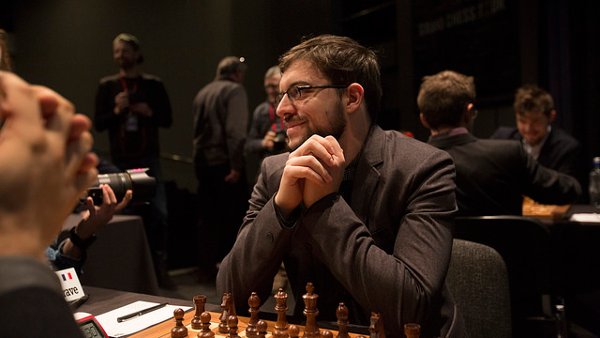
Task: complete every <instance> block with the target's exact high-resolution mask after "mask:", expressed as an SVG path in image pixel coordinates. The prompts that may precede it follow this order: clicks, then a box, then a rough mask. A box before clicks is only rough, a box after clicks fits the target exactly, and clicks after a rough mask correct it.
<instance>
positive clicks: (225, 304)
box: [219, 292, 235, 333]
mask: <svg viewBox="0 0 600 338" xmlns="http://www.w3.org/2000/svg"><path fill="white" fill-rule="evenodd" d="M232 308H233V306H232V299H231V293H228V292H225V293H224V294H223V298H221V316H220V317H219V321H220V323H219V333H229V328H228V327H227V319H228V318H229V316H230V315H233V314H235V313H234V312H232V310H233V309H232Z"/></svg>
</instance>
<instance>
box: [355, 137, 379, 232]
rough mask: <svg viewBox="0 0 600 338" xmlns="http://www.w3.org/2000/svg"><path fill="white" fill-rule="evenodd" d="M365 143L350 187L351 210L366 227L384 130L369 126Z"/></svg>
mask: <svg viewBox="0 0 600 338" xmlns="http://www.w3.org/2000/svg"><path fill="white" fill-rule="evenodd" d="M369 133H370V135H369V136H368V137H367V143H366V144H365V145H364V147H363V150H362V152H361V154H360V158H359V161H358V165H357V168H356V176H355V177H354V182H353V187H352V205H351V207H352V210H354V212H356V214H357V216H358V217H359V218H360V220H361V221H362V222H363V223H364V224H365V225H366V226H367V227H368V226H369V219H370V218H371V217H369V216H370V215H371V206H372V204H371V203H370V202H369V201H372V200H373V194H374V193H375V190H376V188H377V184H378V183H379V178H380V173H379V168H380V167H381V165H382V164H383V147H384V146H385V132H384V131H383V130H382V129H381V128H380V127H378V126H373V127H371V131H370V132H369Z"/></svg>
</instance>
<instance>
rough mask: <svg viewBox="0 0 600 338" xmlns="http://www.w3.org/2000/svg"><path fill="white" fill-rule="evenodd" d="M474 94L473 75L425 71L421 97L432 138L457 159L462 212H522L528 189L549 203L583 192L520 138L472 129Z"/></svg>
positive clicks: (423, 117) (568, 199) (572, 198)
mask: <svg viewBox="0 0 600 338" xmlns="http://www.w3.org/2000/svg"><path fill="white" fill-rule="evenodd" d="M475 96H476V91H475V81H474V79H473V77H471V76H466V75H463V74H460V73H457V72H454V71H451V70H446V71H442V72H440V73H437V74H434V75H430V76H425V77H424V78H423V81H422V83H421V87H420V89H419V95H418V98H417V105H418V107H419V111H420V118H421V123H422V124H423V126H425V127H426V128H428V129H429V130H430V132H431V136H430V138H429V144H431V145H433V146H436V147H438V148H440V149H443V150H445V151H447V152H448V153H449V154H450V155H451V156H452V158H453V159H454V165H455V166H456V200H457V202H458V209H459V214H460V215H466V216H480V215H483V216H485V215H521V213H522V204H523V196H524V195H525V196H529V197H531V198H533V199H534V200H536V201H538V202H540V203H545V204H567V203H572V202H574V201H575V200H576V199H577V198H578V197H579V196H580V195H581V186H580V185H579V183H578V182H577V180H576V179H575V178H573V177H571V176H569V175H566V174H563V173H560V172H557V171H555V170H552V169H548V168H546V167H544V166H542V165H541V164H539V163H538V161H536V160H535V159H534V158H533V157H532V156H531V155H529V154H528V153H527V152H526V151H525V150H524V149H523V147H521V145H520V144H519V142H515V141H510V140H486V139H478V138H476V137H475V136H473V135H472V134H471V133H470V130H471V129H472V127H473V123H474V121H475V117H476V116H477V108H476V107H475Z"/></svg>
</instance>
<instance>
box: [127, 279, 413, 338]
mask: <svg viewBox="0 0 600 338" xmlns="http://www.w3.org/2000/svg"><path fill="white" fill-rule="evenodd" d="M314 290H315V288H314V285H313V284H312V283H311V282H308V283H307V284H306V293H305V294H304V295H302V300H303V302H304V305H305V306H304V310H303V313H304V316H305V317H306V321H305V324H304V326H301V325H295V324H290V323H288V321H287V316H286V312H287V309H288V307H287V298H288V295H287V293H286V292H284V290H283V289H281V288H280V289H279V291H278V292H276V293H275V294H274V295H273V298H274V299H275V312H276V313H277V321H276V322H272V321H265V320H262V319H261V318H260V306H261V300H260V298H259V297H258V295H257V294H256V292H252V293H251V295H250V297H249V298H248V306H249V309H248V312H249V313H250V317H244V316H238V315H237V314H236V313H235V307H234V306H233V295H232V294H231V293H224V294H223V298H222V301H221V312H220V313H217V312H209V311H205V305H206V299H207V298H206V296H204V295H196V296H194V297H193V299H192V303H193V306H194V307H193V310H192V311H188V312H187V313H185V312H184V311H183V310H182V309H176V310H175V311H174V312H173V319H171V320H168V321H166V322H163V323H161V324H158V325H156V326H153V327H151V328H149V329H146V330H143V331H141V332H138V333H137V334H135V335H132V336H131V337H171V338H187V337H201V338H212V337H232V338H240V337H256V338H263V337H264V338H268V337H276V338H277V337H279V338H284V337H285V338H295V337H308V338H329V337H333V336H335V337H337V338H350V337H364V336H362V335H358V334H352V333H349V332H348V331H349V330H348V328H349V323H348V308H347V307H346V305H344V303H339V305H338V306H337V308H336V309H335V311H336V317H337V324H338V331H337V332H336V331H333V330H328V329H320V328H319V326H318V324H317V316H318V314H319V310H318V307H317V301H318V298H319V295H318V294H316V293H315V292H314ZM383 321H384V320H383V318H382V316H381V314H380V313H378V312H371V323H370V326H369V333H370V336H371V337H377V338H385V330H384V325H383ZM404 330H405V333H406V334H407V335H408V336H410V337H418V336H419V332H420V326H419V324H416V323H408V324H406V325H405V326H404Z"/></svg>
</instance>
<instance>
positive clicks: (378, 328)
mask: <svg viewBox="0 0 600 338" xmlns="http://www.w3.org/2000/svg"><path fill="white" fill-rule="evenodd" d="M369 333H370V334H371V335H370V337H371V338H385V331H384V329H383V318H382V317H381V314H379V312H371V325H369Z"/></svg>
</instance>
